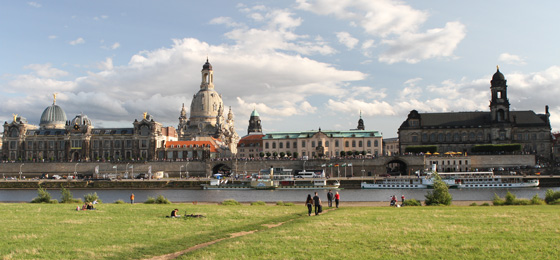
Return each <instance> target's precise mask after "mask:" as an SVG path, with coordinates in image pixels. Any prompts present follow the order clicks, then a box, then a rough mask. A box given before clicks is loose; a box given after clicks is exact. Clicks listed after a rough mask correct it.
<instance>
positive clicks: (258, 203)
mask: <svg viewBox="0 0 560 260" xmlns="http://www.w3.org/2000/svg"><path fill="white" fill-rule="evenodd" d="M264 205H266V203H264V201H260V200H259V201H255V202H251V206H264Z"/></svg>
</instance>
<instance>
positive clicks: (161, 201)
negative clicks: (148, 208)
mask: <svg viewBox="0 0 560 260" xmlns="http://www.w3.org/2000/svg"><path fill="white" fill-rule="evenodd" d="M156 204H171V201H169V200H168V199H167V198H165V197H164V196H163V195H158V196H157V198H156Z"/></svg>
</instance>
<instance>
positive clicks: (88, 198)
mask: <svg viewBox="0 0 560 260" xmlns="http://www.w3.org/2000/svg"><path fill="white" fill-rule="evenodd" d="M95 200H97V202H98V203H102V201H101V200H100V199H99V196H97V192H94V193H88V194H86V195H84V202H94V201H95Z"/></svg>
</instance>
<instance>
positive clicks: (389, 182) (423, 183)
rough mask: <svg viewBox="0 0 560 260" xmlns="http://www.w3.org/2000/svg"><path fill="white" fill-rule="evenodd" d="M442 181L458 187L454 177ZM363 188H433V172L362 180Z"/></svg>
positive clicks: (451, 186)
mask: <svg viewBox="0 0 560 260" xmlns="http://www.w3.org/2000/svg"><path fill="white" fill-rule="evenodd" d="M442 181H443V182H444V183H445V184H447V186H448V187H450V188H456V187H457V184H456V183H455V180H453V179H443V178H442ZM361 187H362V189H431V188H433V187H434V178H433V174H431V173H428V175H426V176H423V177H420V176H417V177H408V176H407V177H400V176H399V177H387V178H385V179H383V180H378V181H374V182H373V183H367V182H362V184H361Z"/></svg>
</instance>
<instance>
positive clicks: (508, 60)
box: [498, 52, 526, 65]
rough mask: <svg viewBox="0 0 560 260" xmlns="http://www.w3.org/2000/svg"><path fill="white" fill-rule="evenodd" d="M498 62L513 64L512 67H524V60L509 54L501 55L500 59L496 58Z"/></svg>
mask: <svg viewBox="0 0 560 260" xmlns="http://www.w3.org/2000/svg"><path fill="white" fill-rule="evenodd" d="M498 61H500V62H504V63H506V64H513V65H525V64H526V63H525V59H523V58H522V57H520V56H518V55H514V54H509V53H507V52H506V53H502V54H500V57H498Z"/></svg>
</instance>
